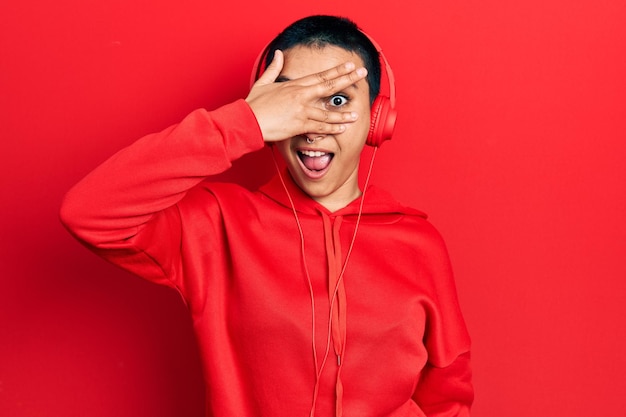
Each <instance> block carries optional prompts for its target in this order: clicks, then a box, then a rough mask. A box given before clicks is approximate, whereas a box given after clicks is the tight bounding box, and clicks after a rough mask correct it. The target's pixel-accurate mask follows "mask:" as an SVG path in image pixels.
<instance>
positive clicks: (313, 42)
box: [265, 15, 381, 104]
mask: <svg viewBox="0 0 626 417" xmlns="http://www.w3.org/2000/svg"><path fill="white" fill-rule="evenodd" d="M299 45H302V46H308V47H320V48H321V47H324V46H328V45H331V46H338V47H340V48H342V49H345V50H346V51H349V52H353V53H355V54H357V55H358V56H359V57H360V58H361V59H362V60H363V64H364V65H365V68H367V78H366V80H367V83H368V85H369V89H370V104H371V103H373V102H374V99H375V98H376V96H378V92H379V91H380V77H381V75H380V72H381V69H380V57H379V53H378V49H377V48H376V46H375V45H374V44H373V43H372V41H371V40H370V39H369V37H368V36H367V35H366V34H365V33H363V32H362V31H361V30H360V29H359V27H358V26H357V25H356V23H354V22H353V21H352V20H350V19H348V18H345V17H340V16H328V15H314V16H308V17H305V18H302V19H299V20H297V21H295V22H293V23H292V24H290V25H289V26H287V27H286V28H285V29H284V30H283V31H282V32H281V33H279V34H278V36H276V38H274V40H272V42H270V44H269V45H268V46H267V54H266V55H265V67H267V66H268V65H269V64H270V63H271V62H272V59H274V52H276V50H277V49H280V50H281V51H286V50H288V49H289V48H293V47H294V46H299Z"/></svg>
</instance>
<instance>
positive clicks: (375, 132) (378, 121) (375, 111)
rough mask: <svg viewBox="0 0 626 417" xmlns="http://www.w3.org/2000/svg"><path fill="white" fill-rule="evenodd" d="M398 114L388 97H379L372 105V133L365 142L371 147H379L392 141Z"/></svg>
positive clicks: (370, 132)
mask: <svg viewBox="0 0 626 417" xmlns="http://www.w3.org/2000/svg"><path fill="white" fill-rule="evenodd" d="M396 117H397V112H396V110H395V109H394V108H393V106H392V105H391V101H390V100H389V98H388V97H385V96H378V97H376V99H375V100H374V104H372V110H371V115H370V131H369V133H368V135H367V141H366V142H365V143H366V144H367V145H369V146H374V147H379V146H380V145H382V144H383V142H384V141H386V140H389V139H391V136H392V135H393V130H394V128H395V126H396Z"/></svg>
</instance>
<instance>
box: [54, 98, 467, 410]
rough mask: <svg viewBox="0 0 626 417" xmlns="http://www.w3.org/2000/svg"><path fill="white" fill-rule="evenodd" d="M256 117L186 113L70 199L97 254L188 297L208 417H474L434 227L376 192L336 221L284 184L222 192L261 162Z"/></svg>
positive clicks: (78, 231)
mask: <svg viewBox="0 0 626 417" xmlns="http://www.w3.org/2000/svg"><path fill="white" fill-rule="evenodd" d="M263 146H264V142H263V138H262V135H261V132H260V129H259V127H258V124H257V123H256V119H255V118H254V115H253V113H252V111H251V110H250V108H249V107H248V105H247V103H245V101H243V100H238V101H236V102H234V103H231V104H229V105H226V106H223V107H221V108H219V109H217V110H214V111H211V112H208V111H206V110H203V109H199V110H196V111H194V112H192V113H190V114H189V115H188V116H187V117H186V118H185V119H184V120H183V121H182V122H180V123H178V124H176V125H174V126H171V127H169V128H167V129H165V130H164V131H162V132H160V133H156V134H152V135H148V136H145V137H144V138H142V139H140V140H138V141H137V142H135V143H133V144H132V145H130V146H129V147H127V148H125V149H123V150H121V151H119V152H118V153H116V154H115V155H114V156H112V157H111V158H109V159H108V160H107V161H105V162H104V163H103V164H102V165H101V166H99V167H98V168H96V169H95V170H94V171H93V172H91V173H90V174H88V175H87V176H86V177H85V178H84V179H83V180H82V181H80V182H79V183H78V184H77V185H75V186H74V187H73V188H72V189H71V190H70V191H69V192H68V193H67V195H66V197H65V199H64V201H63V204H62V207H61V220H62V222H63V223H64V225H65V226H66V227H67V228H68V230H69V231H70V232H71V233H72V234H73V235H74V236H75V237H76V238H77V239H79V240H80V241H81V242H82V243H83V244H85V245H86V246H87V247H88V248H89V249H91V250H92V251H94V252H95V253H96V254H98V255H100V256H102V257H103V258H105V259H107V260H108V261H110V262H112V263H114V264H116V265H118V266H120V267H122V268H124V269H126V270H128V271H130V272H132V273H134V274H136V275H138V276H140V277H143V278H145V279H148V280H150V281H153V282H155V283H158V284H163V285H166V286H169V287H172V288H174V289H175V290H177V291H178V292H179V293H180V295H181V296H182V298H183V300H184V302H185V303H186V305H187V307H188V309H189V312H190V314H191V317H192V322H193V326H194V330H195V333H196V338H197V341H198V344H199V351H200V354H201V360H202V366H203V375H204V378H205V382H206V406H207V416H216V417H222V416H224V417H225V416H247V417H253V416H254V417H256V416H258V417H279V416H290V417H291V416H306V415H309V416H324V417H325V416H349V417H351V416H355V417H374V416H380V417H399V416H403V417H404V416H436V417H444V416H446V417H450V416H468V415H469V408H470V405H471V402H472V399H473V390H472V385H471V371H470V367H469V349H470V341H469V336H468V333H467V330H466V327H465V323H464V321H463V317H462V315H461V311H460V308H459V304H458V300H457V295H456V289H455V284H454V280H453V277H452V272H451V268H450V263H449V259H448V254H447V252H446V248H445V245H444V243H443V241H442V239H441V236H440V235H439V233H438V232H437V231H436V230H435V228H434V227H433V226H432V225H431V224H430V223H429V222H428V221H427V220H426V216H425V215H424V214H423V213H421V212H419V211H417V210H414V209H411V208H407V207H404V206H402V205H401V204H399V203H397V202H396V201H395V200H394V199H393V198H392V197H391V196H389V195H388V194H387V193H385V192H384V191H382V190H380V189H378V188H376V187H374V186H372V187H369V188H368V189H367V190H366V192H365V193H364V194H363V196H361V197H360V198H358V199H356V200H355V201H353V202H352V203H350V204H349V205H348V206H346V207H344V208H342V209H340V210H338V211H335V212H330V211H328V210H327V209H326V208H325V207H323V206H322V205H320V204H318V203H317V202H316V201H314V200H313V199H311V198H310V197H309V196H307V195H306V194H304V193H303V192H302V191H301V190H300V189H299V188H298V187H297V185H295V184H294V183H293V182H292V181H291V179H290V177H289V175H288V174H287V173H283V175H277V176H276V177H275V178H274V179H273V180H271V181H270V182H269V183H268V184H266V185H264V186H262V187H261V188H260V189H259V190H256V191H251V190H247V189H245V188H243V187H241V186H239V185H236V184H231V183H216V182H211V181H210V177H211V176H212V175H215V174H218V173H221V172H224V171H225V170H227V169H228V168H229V167H230V166H231V164H232V161H234V160H236V159H237V158H239V157H241V156H242V155H244V154H247V153H249V152H253V151H256V150H259V149H261V148H262V147H263Z"/></svg>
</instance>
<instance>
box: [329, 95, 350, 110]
mask: <svg viewBox="0 0 626 417" xmlns="http://www.w3.org/2000/svg"><path fill="white" fill-rule="evenodd" d="M347 103H348V98H347V97H346V96H343V95H341V94H335V95H334V96H332V97H331V98H330V100H328V104H329V105H330V106H333V107H341V106H343V105H345V104H347Z"/></svg>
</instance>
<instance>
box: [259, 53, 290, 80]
mask: <svg viewBox="0 0 626 417" xmlns="http://www.w3.org/2000/svg"><path fill="white" fill-rule="evenodd" d="M283 61H284V56H283V51H281V50H280V49H277V50H276V51H275V52H274V58H272V62H270V64H269V65H268V66H267V68H266V69H265V71H264V72H263V75H261V76H260V77H259V79H258V80H257V82H256V83H257V84H261V85H265V84H271V83H273V82H274V81H276V78H278V76H279V75H280V71H281V70H282V69H283Z"/></svg>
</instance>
